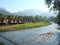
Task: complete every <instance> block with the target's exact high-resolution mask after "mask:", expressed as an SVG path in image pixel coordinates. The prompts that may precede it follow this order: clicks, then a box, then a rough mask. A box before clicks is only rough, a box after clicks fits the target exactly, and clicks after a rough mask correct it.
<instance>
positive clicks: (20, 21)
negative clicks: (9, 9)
mask: <svg viewBox="0 0 60 45" xmlns="http://www.w3.org/2000/svg"><path fill="white" fill-rule="evenodd" d="M26 22H34V21H33V20H29V19H2V20H0V25H4V24H23V23H26Z"/></svg>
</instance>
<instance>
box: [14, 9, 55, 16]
mask: <svg viewBox="0 0 60 45" xmlns="http://www.w3.org/2000/svg"><path fill="white" fill-rule="evenodd" d="M13 14H15V15H20V16H24V15H26V16H35V15H40V16H46V17H50V16H56V15H55V14H53V13H52V12H43V11H40V10H35V9H28V10H23V11H19V12H16V13H13Z"/></svg>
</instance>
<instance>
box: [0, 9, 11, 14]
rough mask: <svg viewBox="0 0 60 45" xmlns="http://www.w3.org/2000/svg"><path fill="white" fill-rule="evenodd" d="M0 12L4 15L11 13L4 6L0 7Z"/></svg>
mask: <svg viewBox="0 0 60 45" xmlns="http://www.w3.org/2000/svg"><path fill="white" fill-rule="evenodd" d="M0 13H1V14H5V15H11V13H10V12H8V11H7V10H6V9H5V8H0Z"/></svg>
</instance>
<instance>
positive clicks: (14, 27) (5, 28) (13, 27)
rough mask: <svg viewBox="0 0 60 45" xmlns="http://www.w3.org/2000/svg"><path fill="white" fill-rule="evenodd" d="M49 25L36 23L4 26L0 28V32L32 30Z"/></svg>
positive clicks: (47, 23)
mask: <svg viewBox="0 0 60 45" xmlns="http://www.w3.org/2000/svg"><path fill="white" fill-rule="evenodd" d="M49 24H50V23H49V22H38V23H25V24H15V25H6V26H0V31H13V30H21V29H27V28H34V27H42V26H47V25H49Z"/></svg>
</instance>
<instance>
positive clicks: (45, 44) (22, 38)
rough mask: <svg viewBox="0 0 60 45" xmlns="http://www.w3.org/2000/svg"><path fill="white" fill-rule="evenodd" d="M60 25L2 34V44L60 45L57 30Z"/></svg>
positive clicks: (0, 33)
mask: <svg viewBox="0 0 60 45" xmlns="http://www.w3.org/2000/svg"><path fill="white" fill-rule="evenodd" d="M57 27H58V25H57V24H55V23H52V24H51V25H48V26H44V27H38V28H32V29H23V30H17V31H8V32H0V35H2V36H4V37H6V38H8V39H9V40H11V41H12V42H11V41H9V40H7V39H5V38H3V37H2V36H0V42H3V43H4V44H5V45H15V44H14V43H17V45H60V31H59V29H57Z"/></svg>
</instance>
